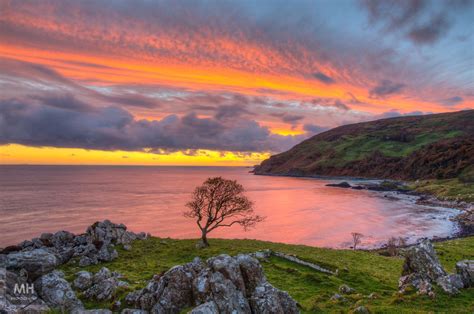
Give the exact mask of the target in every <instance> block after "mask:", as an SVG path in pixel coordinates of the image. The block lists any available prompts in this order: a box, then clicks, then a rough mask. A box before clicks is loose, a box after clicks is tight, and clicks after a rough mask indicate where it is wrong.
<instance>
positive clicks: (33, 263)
mask: <svg viewBox="0 0 474 314" xmlns="http://www.w3.org/2000/svg"><path fill="white" fill-rule="evenodd" d="M59 264H60V260H59V259H58V258H57V256H56V255H54V254H52V253H50V252H48V251H47V250H45V249H34V250H31V251H24V252H14V253H10V254H8V255H7V256H6V257H5V267H6V268H7V269H8V270H15V271H19V270H21V269H24V270H26V271H27V272H28V277H29V278H30V279H31V280H35V279H36V278H38V277H39V276H41V275H43V274H46V273H48V272H50V271H52V270H53V269H54V268H56V267H57V266H58V265H59Z"/></svg>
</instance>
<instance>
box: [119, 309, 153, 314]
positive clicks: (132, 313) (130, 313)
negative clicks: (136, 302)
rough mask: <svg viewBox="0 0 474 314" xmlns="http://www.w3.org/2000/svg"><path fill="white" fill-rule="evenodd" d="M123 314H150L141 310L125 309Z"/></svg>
mask: <svg viewBox="0 0 474 314" xmlns="http://www.w3.org/2000/svg"><path fill="white" fill-rule="evenodd" d="M120 313H121V314H148V312H147V311H145V310H140V309H123V310H122V312H120Z"/></svg>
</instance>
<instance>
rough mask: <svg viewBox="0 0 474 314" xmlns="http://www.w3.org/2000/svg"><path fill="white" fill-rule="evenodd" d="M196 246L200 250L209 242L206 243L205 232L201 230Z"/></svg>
mask: <svg viewBox="0 0 474 314" xmlns="http://www.w3.org/2000/svg"><path fill="white" fill-rule="evenodd" d="M198 246H199V247H200V248H205V247H208V246H209V242H207V230H202V235H201V240H200V241H199V244H198Z"/></svg>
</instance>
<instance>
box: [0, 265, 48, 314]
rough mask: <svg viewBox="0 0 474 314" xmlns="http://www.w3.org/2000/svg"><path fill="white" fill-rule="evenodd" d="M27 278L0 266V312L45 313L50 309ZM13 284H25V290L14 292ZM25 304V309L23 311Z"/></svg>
mask: <svg viewBox="0 0 474 314" xmlns="http://www.w3.org/2000/svg"><path fill="white" fill-rule="evenodd" d="M26 280H27V278H26V277H22V276H18V275H17V274H15V273H13V272H10V271H7V270H6V269H5V268H0V312H2V313H25V312H28V313H45V312H48V311H50V308H49V307H48V305H47V304H46V303H45V302H44V301H43V300H41V299H40V298H39V297H38V294H37V293H36V291H35V290H34V288H33V286H32V285H31V284H29V283H27V282H26ZM15 285H20V286H21V285H26V291H24V292H23V293H21V295H18V294H16V293H14V291H15ZM25 306H27V311H25V309H24V308H25Z"/></svg>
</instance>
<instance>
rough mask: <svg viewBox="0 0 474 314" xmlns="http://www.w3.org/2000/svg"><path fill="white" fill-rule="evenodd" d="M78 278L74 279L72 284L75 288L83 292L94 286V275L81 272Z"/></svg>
mask: <svg viewBox="0 0 474 314" xmlns="http://www.w3.org/2000/svg"><path fill="white" fill-rule="evenodd" d="M76 276H77V277H76V279H74V282H73V283H72V285H73V286H74V288H76V289H79V290H81V291H82V290H85V289H87V288H89V287H90V286H92V274H91V273H90V272H88V271H85V270H81V271H80V272H78V273H77V274H76Z"/></svg>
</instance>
